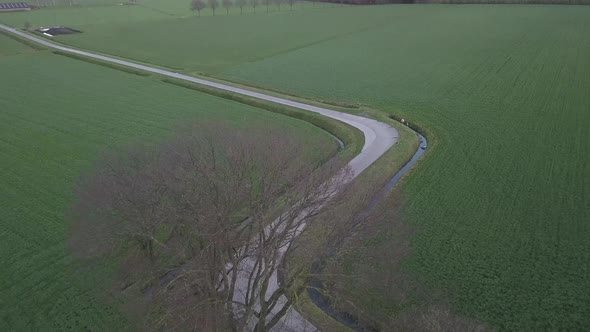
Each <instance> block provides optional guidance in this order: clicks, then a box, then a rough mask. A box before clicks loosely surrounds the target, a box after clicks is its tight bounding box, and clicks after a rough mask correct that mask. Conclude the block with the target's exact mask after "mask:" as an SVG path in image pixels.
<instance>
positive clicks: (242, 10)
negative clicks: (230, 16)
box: [236, 0, 248, 15]
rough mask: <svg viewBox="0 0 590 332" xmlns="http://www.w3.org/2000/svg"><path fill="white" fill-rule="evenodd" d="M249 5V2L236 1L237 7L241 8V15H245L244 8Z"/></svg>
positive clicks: (243, 0)
mask: <svg viewBox="0 0 590 332" xmlns="http://www.w3.org/2000/svg"><path fill="white" fill-rule="evenodd" d="M247 4H248V0H236V5H238V7H240V15H242V14H243V13H244V6H246V5H247Z"/></svg>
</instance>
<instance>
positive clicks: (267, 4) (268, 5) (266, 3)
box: [262, 0, 272, 13]
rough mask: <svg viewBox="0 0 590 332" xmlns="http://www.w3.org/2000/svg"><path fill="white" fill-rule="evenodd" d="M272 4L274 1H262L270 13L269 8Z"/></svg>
mask: <svg viewBox="0 0 590 332" xmlns="http://www.w3.org/2000/svg"><path fill="white" fill-rule="evenodd" d="M271 3H272V0H262V4H264V5H265V6H266V12H267V13H268V11H269V7H270V4H271Z"/></svg>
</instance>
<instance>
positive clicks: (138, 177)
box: [71, 124, 353, 331]
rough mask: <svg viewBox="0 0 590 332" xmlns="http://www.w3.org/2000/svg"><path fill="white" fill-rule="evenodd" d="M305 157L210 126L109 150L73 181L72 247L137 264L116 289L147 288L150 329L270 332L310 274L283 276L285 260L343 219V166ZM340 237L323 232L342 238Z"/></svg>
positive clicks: (264, 133)
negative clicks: (318, 227)
mask: <svg viewBox="0 0 590 332" xmlns="http://www.w3.org/2000/svg"><path fill="white" fill-rule="evenodd" d="M302 155H305V148H304V145H303V144H302V142H299V141H295V140H293V139H290V138H287V137H285V136H284V135H281V134H279V133H277V132H269V131H268V129H266V128H265V129H264V130H262V129H260V130H236V129H234V128H225V127H222V126H219V125H213V124H209V125H208V126H197V127H191V128H190V131H187V132H184V133H183V134H179V136H178V137H177V138H176V139H174V140H172V141H171V142H169V143H166V144H162V145H161V146H158V147H155V148H134V149H130V150H124V151H123V152H120V153H113V154H111V155H110V156H107V157H105V158H103V160H102V162H101V163H99V164H98V166H97V168H96V171H94V172H92V173H89V174H88V175H86V176H84V177H83V180H82V181H81V183H80V185H79V188H78V190H77V197H78V202H77V204H76V205H75V207H74V210H73V214H72V217H73V218H74V219H73V221H74V223H73V225H74V226H73V229H72V240H71V245H72V246H73V248H74V250H75V252H76V253H86V254H87V255H100V254H106V253H116V257H119V258H121V261H122V263H123V265H124V266H125V267H133V266H137V270H136V271H132V272H130V273H128V274H126V280H125V282H124V284H125V286H122V287H121V288H125V289H127V288H128V287H129V286H128V285H131V284H141V285H144V286H143V287H142V288H141V291H142V292H143V294H145V296H146V297H149V298H150V307H151V308H152V310H151V311H150V312H151V315H150V317H152V318H154V320H153V321H151V323H150V326H151V327H152V328H154V327H155V328H157V329H189V330H203V329H204V328H205V327H207V328H206V330H226V329H230V328H231V329H238V328H243V329H247V330H255V331H268V330H270V329H271V328H272V327H273V326H275V325H276V324H277V323H278V322H279V321H280V320H281V319H282V318H283V317H284V316H285V315H286V314H287V312H288V311H289V310H290V308H291V306H292V302H293V299H294V298H296V294H297V293H298V292H300V291H301V290H302V288H303V285H304V284H305V280H306V278H307V277H308V275H309V273H307V270H306V269H308V268H309V267H308V266H307V265H306V264H302V265H301V266H298V267H296V268H291V269H290V270H289V273H288V274H287V275H284V276H283V277H279V276H278V274H279V272H280V271H281V270H282V269H283V265H282V263H283V255H284V254H285V252H286V251H287V249H289V248H290V247H292V246H294V242H293V240H294V239H295V237H296V236H297V235H299V234H301V233H303V232H305V230H306V226H307V224H308V223H309V222H310V221H311V220H315V219H317V218H318V217H320V216H321V215H322V214H324V213H328V212H329V211H348V210H346V209H336V207H337V206H338V204H337V203H339V202H341V201H342V200H341V198H342V197H345V196H343V193H345V192H346V191H345V190H344V188H345V187H346V185H347V183H348V182H349V179H350V174H349V171H348V170H347V168H343V167H342V163H341V162H338V160H337V159H335V160H332V161H330V162H328V163H326V164H324V165H317V164H314V163H312V164H310V163H308V162H306V161H305V160H304V158H302ZM334 174H337V175H336V176H334ZM340 207H342V206H340ZM346 214H348V212H346ZM341 219H345V218H341ZM337 225H341V226H342V225H347V227H348V226H349V224H347V223H344V222H342V223H334V225H333V226H337ZM336 229H339V228H338V227H333V228H332V231H331V232H330V233H329V234H327V235H329V236H332V237H335V236H338V237H342V236H343V234H344V233H346V231H345V230H344V229H342V230H340V231H336ZM351 229H353V228H351ZM326 242H327V243H338V240H337V239H335V238H334V239H332V240H329V241H326ZM131 261H133V262H140V263H133V264H131V263H130V262H131ZM131 269H132V270H133V268H131ZM278 279H280V282H279V281H277V280H278Z"/></svg>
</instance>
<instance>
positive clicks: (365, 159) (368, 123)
mask: <svg viewBox="0 0 590 332" xmlns="http://www.w3.org/2000/svg"><path fill="white" fill-rule="evenodd" d="M0 29H2V30H4V31H7V32H9V33H12V34H15V35H18V36H20V37H22V38H26V39H28V40H30V41H33V42H35V43H38V44H41V45H44V46H46V47H49V48H51V49H56V50H59V51H62V52H67V53H72V54H77V55H81V56H85V57H88V58H93V59H98V60H102V61H106V62H111V63H115V64H118V65H122V66H126V67H131V68H136V69H140V70H144V71H147V72H151V73H155V74H159V75H163V76H168V77H172V78H176V79H181V80H185V81H189V82H193V83H197V84H202V85H205V86H209V87H213V88H217V89H220V90H225V91H230V92H233V93H237V94H241V95H245V96H249V97H253V98H257V99H261V100H265V101H270V102H273V103H277V104H281V105H286V106H290V107H295V108H298V109H302V110H306V111H310V112H314V113H318V114H321V115H324V116H327V117H329V118H332V119H335V120H338V121H342V122H344V123H346V124H349V125H351V126H353V127H355V128H357V129H359V130H360V131H362V132H363V135H364V137H365V145H364V146H363V149H362V150H361V152H360V153H359V154H358V155H357V156H356V157H355V158H354V159H352V160H351V161H350V162H349V166H350V168H351V170H352V172H353V175H352V176H353V178H354V177H356V176H358V175H359V174H361V173H362V172H363V171H364V170H365V169H366V168H367V167H369V166H370V165H371V164H373V163H374V162H375V161H376V160H377V159H378V158H379V157H381V156H382V155H383V154H384V153H385V152H386V151H387V150H389V148H391V147H392V146H393V145H394V144H395V143H396V142H397V140H398V132H397V130H395V129H394V128H392V127H391V126H389V125H387V124H385V123H382V122H379V121H376V120H373V119H369V118H365V117H361V116H356V115H352V114H347V113H342V112H337V111H334V110H330V109H326V108H321V107H317V106H313V105H308V104H304V103H300V102H295V101H291V100H288V99H284V98H279V97H275V96H271V95H267V94H263V93H258V92H253V91H249V90H245V89H240V88H236V87H233V86H229V85H225V84H221V83H216V82H212V81H208V80H204V79H200V78H196V77H192V76H187V75H182V74H178V73H175V72H172V71H168V70H164V69H159V68H154V67H150V66H145V65H141V64H137V63H133V62H129V61H125V60H120V59H116V58H112V57H108V56H104V55H99V54H95V53H91V52H86V51H81V50H77V49H73V48H69V47H65V46H61V45H58V44H55V43H52V42H50V41H47V40H45V39H41V38H37V37H34V36H31V35H29V34H26V33H23V32H21V31H18V30H16V29H13V28H11V27H8V26H6V25H3V24H0ZM273 283H276V280H274V281H273ZM278 329H280V330H281V331H317V329H316V328H315V327H314V326H313V325H312V324H311V323H309V322H308V321H306V320H305V318H303V317H302V316H301V315H300V314H299V313H298V312H297V311H295V310H294V309H293V310H290V312H289V313H288V314H287V315H286V316H285V317H284V319H283V320H282V321H281V323H279V324H278Z"/></svg>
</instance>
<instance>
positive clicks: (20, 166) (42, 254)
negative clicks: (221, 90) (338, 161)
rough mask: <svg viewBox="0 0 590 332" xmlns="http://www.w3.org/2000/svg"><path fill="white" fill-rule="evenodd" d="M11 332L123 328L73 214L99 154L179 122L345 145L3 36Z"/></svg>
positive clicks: (1, 153)
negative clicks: (75, 245) (72, 242)
mask: <svg viewBox="0 0 590 332" xmlns="http://www.w3.org/2000/svg"><path fill="white" fill-rule="evenodd" d="M0 68H1V70H2V75H1V76H0V91H2V94H1V95H0V169H1V170H2V172H1V173H0V188H1V190H0V239H1V240H0V252H2V255H1V256H0V265H1V266H2V268H1V269H0V330H2V331H32V330H45V331H48V330H53V331H82V330H102V331H106V330H121V329H124V328H125V327H126V324H127V323H126V320H125V319H124V318H123V317H122V315H121V314H120V313H119V311H118V308H117V306H116V305H114V304H113V303H110V304H109V303H107V302H105V301H104V298H103V297H102V296H100V294H99V292H103V291H104V287H110V286H109V284H108V282H106V280H108V277H109V275H110V271H111V269H110V268H109V266H108V265H104V266H102V267H101V268H97V269H89V268H88V267H84V268H82V267H80V266H79V265H78V264H77V263H76V261H75V260H74V259H73V258H72V257H71V255H70V253H69V252H68V249H67V246H66V238H67V236H68V225H67V222H66V220H65V218H64V215H65V214H66V213H67V211H68V208H69V206H71V204H72V200H73V193H72V191H73V186H74V183H75V182H76V181H77V179H78V177H79V176H80V172H81V171H82V170H84V169H88V168H89V167H91V166H92V163H93V161H94V160H96V159H97V158H98V157H99V155H100V153H101V152H103V151H105V150H106V149H109V148H111V147H120V146H125V145H127V144H129V143H133V142H147V143H148V144H149V143H151V142H154V143H156V142H159V141H160V140H162V139H164V138H165V137H169V136H170V135H172V133H173V130H174V129H175V128H176V127H177V126H178V125H180V124H183V123H187V122H188V123H190V122H193V121H194V122H197V121H215V122H224V123H227V124H228V126H234V127H246V128H250V127H252V128H260V127H263V128H268V129H269V130H272V129H276V130H281V132H282V133H284V134H285V135H292V136H293V137H300V138H302V139H304V140H305V141H306V142H309V147H310V148H309V151H308V153H307V154H305V157H306V158H310V160H316V159H318V158H325V157H326V156H327V155H329V154H333V153H335V152H336V151H337V149H338V145H337V144H336V142H335V141H334V140H333V139H332V137H331V136H330V135H328V134H327V133H325V132H323V131H321V130H318V129H317V128H315V127H313V126H312V125H310V124H308V123H306V122H303V121H299V120H295V119H292V118H287V117H284V116H281V115H278V114H275V113H271V112H267V111H263V110H259V109H255V108H252V107H248V106H244V105H242V104H238V103H234V102H230V101H226V100H223V99H220V98H217V97H212V96H208V95H204V94H200V93H198V92H195V91H191V90H188V89H184V88H180V87H177V86H174V85H171V84H166V83H163V82H160V81H158V80H156V79H152V78H149V77H140V76H136V75H132V74H127V73H123V72H120V71H117V70H113V69H109V68H106V67H102V66H98V65H93V64H89V63H86V62H83V61H78V60H74V59H70V58H67V57H62V56H57V55H54V54H52V53H50V52H47V51H34V50H32V49H28V48H27V47H26V46H23V45H22V44H20V43H18V42H16V41H14V40H12V39H9V38H7V37H5V36H4V35H0Z"/></svg>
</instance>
